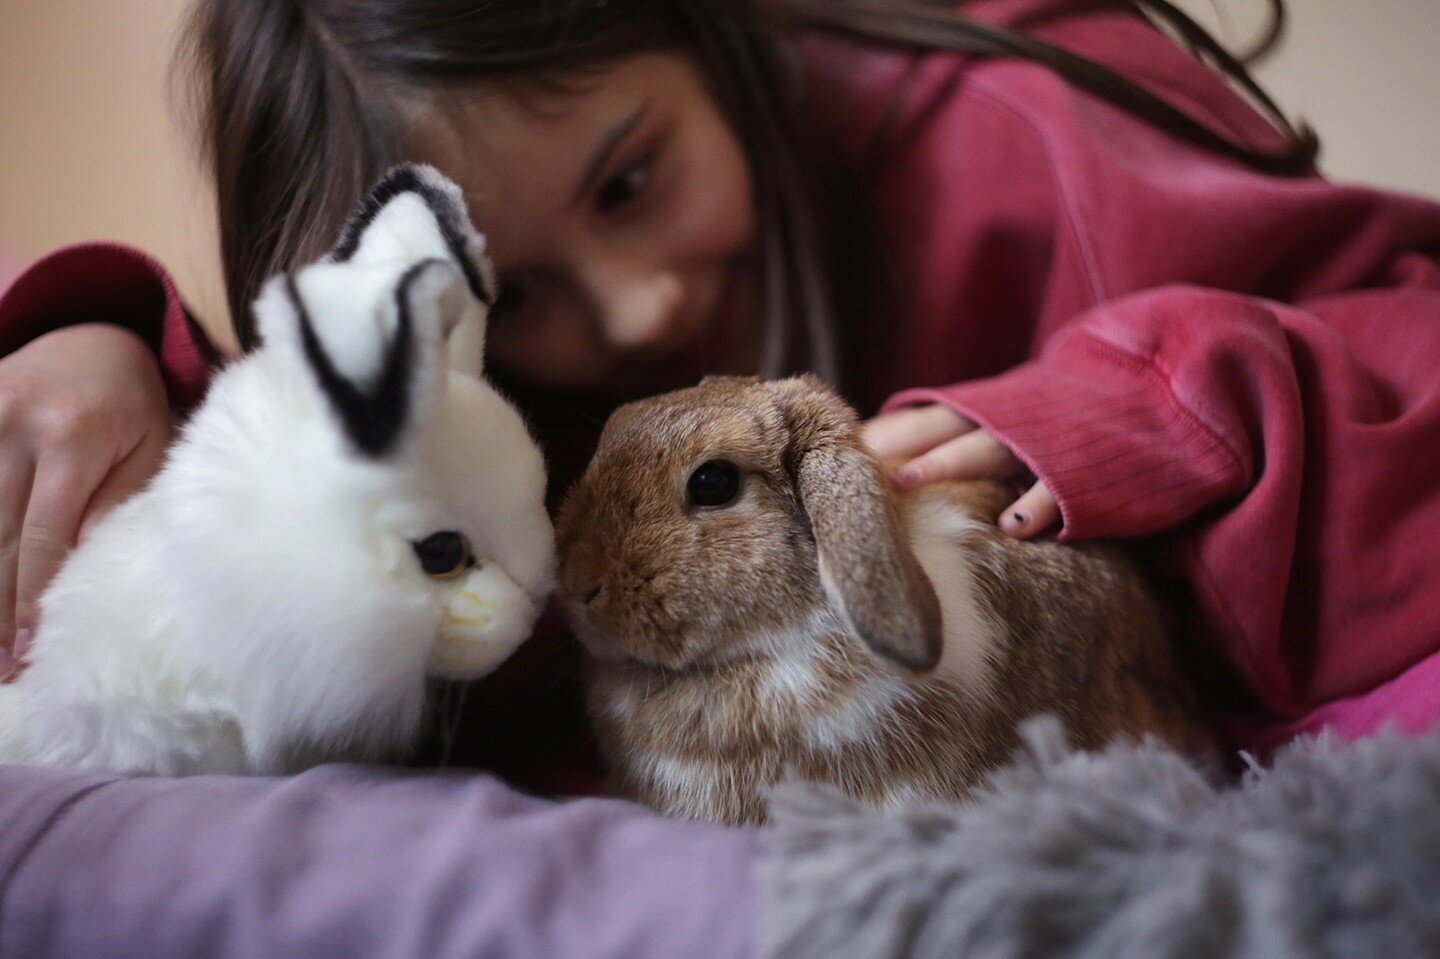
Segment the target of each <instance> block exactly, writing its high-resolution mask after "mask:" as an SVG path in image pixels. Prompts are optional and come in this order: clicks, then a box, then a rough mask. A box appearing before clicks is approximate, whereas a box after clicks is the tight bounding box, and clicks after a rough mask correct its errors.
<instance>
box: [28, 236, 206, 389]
mask: <svg viewBox="0 0 1440 959" xmlns="http://www.w3.org/2000/svg"><path fill="white" fill-rule="evenodd" d="M97 321H99V322H106V323H116V324H119V325H121V326H124V327H126V328H127V329H130V330H133V331H134V332H136V333H137V334H139V335H140V336H141V337H143V338H144V339H145V341H146V342H147V343H149V344H150V346H151V349H153V350H154V351H155V354H156V357H157V358H158V359H159V361H160V368H161V373H162V375H163V376H164V378H165V387H166V390H167V391H168V393H169V396H170V402H171V404H172V405H173V406H175V407H176V408H177V409H180V410H188V409H190V408H191V407H193V406H194V405H195V404H196V403H198V402H199V401H200V397H201V396H203V395H204V392H205V386H206V384H207V383H209V381H210V375H211V372H212V371H213V369H214V367H215V366H216V365H217V364H218V362H219V356H218V353H217V352H216V350H215V348H214V347H213V346H212V345H211V344H210V341H209V340H208V339H206V338H205V334H204V333H203V332H202V331H201V330H200V327H199V326H198V324H196V323H195V321H194V319H193V318H192V317H191V316H190V314H189V313H188V312H187V311H186V309H185V305H184V304H183V303H182V302H181V300H180V295H179V293H178V291H177V290H176V289H175V282H174V280H172V279H171V277H170V274H169V273H167V272H166V271H165V268H164V267H162V266H161V265H160V264H159V263H158V262H156V261H155V260H154V259H153V258H151V257H150V256H147V255H146V254H144V253H141V252H140V251H139V250H135V249H133V248H131V247H127V246H122V245H120V244H118V243H85V244H81V245H78V246H70V247H66V248H64V249H62V250H57V251H56V252H54V253H51V254H49V255H48V256H45V257H43V258H41V259H40V260H38V261H36V262H35V263H34V264H32V265H31V267H30V268H29V269H28V270H26V271H25V273H24V274H22V275H21V276H20V277H19V278H18V279H17V280H16V281H15V282H14V283H13V284H12V285H11V286H10V288H9V289H8V290H6V291H5V293H4V295H3V296H0V355H4V354H7V353H11V352H14V351H15V350H17V349H19V348H20V347H22V346H24V345H25V344H26V343H29V342H30V341H32V340H34V339H35V338H36V337H39V336H42V335H44V334H46V333H49V332H50V331H52V330H57V329H59V328H61V327H63V326H71V325H74V324H77V323H92V322H97Z"/></svg>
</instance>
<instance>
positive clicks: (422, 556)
mask: <svg viewBox="0 0 1440 959" xmlns="http://www.w3.org/2000/svg"><path fill="white" fill-rule="evenodd" d="M411 545H412V547H413V548H414V550H415V555H416V556H417V557H418V558H419V560H420V568H421V569H423V570H424V571H425V575H426V576H429V577H431V578H432V579H454V578H455V577H457V576H459V575H460V574H461V573H462V572H464V571H465V570H466V569H467V568H468V567H471V566H474V565H475V556H474V554H472V553H471V552H470V541H469V540H468V539H466V538H465V534H464V533H457V532H455V531H454V530H448V529H447V530H443V531H442V532H439V533H431V534H430V535H429V536H427V537H425V538H424V539H422V540H420V542H418V543H412V544H411Z"/></svg>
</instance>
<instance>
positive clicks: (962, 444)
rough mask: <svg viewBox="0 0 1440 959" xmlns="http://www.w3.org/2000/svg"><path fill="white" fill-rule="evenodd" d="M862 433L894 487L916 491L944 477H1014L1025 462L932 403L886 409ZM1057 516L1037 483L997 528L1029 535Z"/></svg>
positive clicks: (1019, 474)
mask: <svg viewBox="0 0 1440 959" xmlns="http://www.w3.org/2000/svg"><path fill="white" fill-rule="evenodd" d="M861 437H862V438H863V439H864V441H865V443H866V444H867V445H868V446H869V447H870V449H871V450H872V451H874V453H875V455H876V456H878V457H880V460H881V461H882V462H883V463H885V465H886V466H888V467H890V470H891V475H892V477H893V479H894V482H895V485H896V486H898V487H899V488H900V489H902V490H904V489H916V488H918V487H921V486H926V485H928V484H930V483H936V482H939V481H940V480H946V479H1016V478H1020V477H1025V476H1028V475H1029V470H1028V469H1026V467H1025V464H1024V463H1022V462H1020V461H1019V460H1018V459H1016V458H1015V454H1013V453H1011V452H1010V451H1009V450H1007V449H1006V448H1005V447H1004V446H1001V445H1000V443H999V441H998V440H996V439H995V437H993V436H991V435H990V434H989V433H987V432H985V431H984V430H982V429H980V428H979V427H977V426H976V425H975V424H974V423H972V422H970V421H969V420H968V419H966V418H965V417H963V416H961V415H960V414H959V413H956V412H955V411H954V410H952V409H950V408H949V407H948V406H942V405H941V404H939V403H935V404H932V405H929V406H911V407H906V408H905V409H901V410H896V411H895V412H893V413H885V414H882V415H880V416H877V417H875V418H874V419H873V420H869V421H867V422H866V423H865V425H864V427H863V428H862V431H861ZM1059 519H1060V507H1059V506H1057V505H1056V504H1055V497H1054V496H1052V495H1051V493H1050V490H1049V488H1048V487H1046V485H1045V484H1044V483H1041V482H1036V483H1035V484H1034V485H1033V486H1031V487H1030V489H1029V490H1027V491H1026V492H1025V493H1024V495H1022V496H1021V497H1020V498H1019V499H1017V500H1016V501H1015V502H1014V504H1013V505H1011V506H1010V507H1008V508H1007V509H1006V510H1005V512H1004V513H1003V514H1002V515H1001V517H1000V528H1001V529H1003V530H1004V531H1005V532H1007V533H1009V534H1010V535H1011V536H1014V537H1017V538H1019V539H1028V538H1029V537H1031V536H1035V535H1036V534H1038V533H1043V532H1045V530H1047V529H1049V528H1050V527H1051V526H1053V525H1055V523H1056V522H1058V521H1059Z"/></svg>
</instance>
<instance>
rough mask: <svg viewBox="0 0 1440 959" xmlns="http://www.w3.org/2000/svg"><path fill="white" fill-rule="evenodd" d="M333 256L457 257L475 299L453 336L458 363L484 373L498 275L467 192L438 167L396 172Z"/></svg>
mask: <svg viewBox="0 0 1440 959" xmlns="http://www.w3.org/2000/svg"><path fill="white" fill-rule="evenodd" d="M328 259H329V260H330V262H332V263H355V264H358V265H370V264H376V263H394V262H399V263H405V264H409V263H415V262H418V261H420V260H424V259H448V260H450V261H451V262H453V263H454V264H455V265H456V267H458V268H459V270H460V272H461V274H462V275H463V276H464V279H465V287H466V288H467V289H468V290H469V292H470V295H471V297H473V300H474V304H473V309H472V310H471V311H470V312H468V313H466V314H464V315H463V316H462V317H461V320H460V323H459V326H460V329H459V330H458V331H457V332H456V334H455V336H454V337H453V338H452V341H451V360H452V367H453V368H454V369H457V370H459V371H461V372H466V373H470V374H472V375H475V376H478V375H479V374H480V372H481V359H482V356H483V353H484V340H485V319H486V314H487V313H488V311H489V309H490V307H491V306H493V305H494V303H495V298H496V296H497V291H498V288H499V287H498V281H497V280H496V277H495V271H494V268H493V267H492V266H491V264H490V259H489V257H488V256H487V255H486V253H485V238H484V237H482V236H481V235H480V234H479V233H477V232H476V230H475V227H474V226H473V225H472V224H471V222H470V214H469V211H468V210H467V209H466V206H465V197H464V194H463V193H462V192H461V190H460V187H459V186H457V185H456V184H455V183H453V182H451V181H450V180H448V179H446V178H445V176H444V175H443V174H441V173H440V171H438V170H436V169H435V168H434V167H431V166H426V165H424V164H416V163H406V164H402V165H400V166H397V167H395V168H393V169H392V170H390V172H389V173H387V174H386V175H385V176H384V178H382V179H381V180H380V182H379V183H377V184H376V185H375V186H374V187H373V188H372V189H371V190H370V192H369V193H368V194H367V195H366V196H365V199H363V200H362V201H361V202H360V205H359V207H358V208H357V209H356V211H355V214H354V215H353V216H352V217H351V218H350V222H349V223H347V224H346V225H345V228H344V229H343V230H342V231H341V233H340V240H339V242H337V243H336V244H335V248H334V249H333V250H331V251H330V255H329V257H328Z"/></svg>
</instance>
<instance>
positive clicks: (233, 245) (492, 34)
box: [177, 0, 1317, 379]
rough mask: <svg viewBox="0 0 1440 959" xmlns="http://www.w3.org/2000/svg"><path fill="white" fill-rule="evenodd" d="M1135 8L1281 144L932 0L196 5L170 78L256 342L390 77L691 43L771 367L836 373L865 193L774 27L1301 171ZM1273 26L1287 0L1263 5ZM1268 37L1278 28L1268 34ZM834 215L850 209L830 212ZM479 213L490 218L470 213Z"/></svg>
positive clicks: (323, 228)
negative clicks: (264, 291) (1102, 111)
mask: <svg viewBox="0 0 1440 959" xmlns="http://www.w3.org/2000/svg"><path fill="white" fill-rule="evenodd" d="M1115 2H1116V3H1118V4H1119V5H1120V6H1123V7H1126V8H1129V9H1131V10H1134V11H1136V12H1137V13H1140V14H1142V15H1149V16H1150V17H1151V18H1152V19H1156V20H1158V21H1160V22H1161V23H1163V24H1164V25H1166V26H1167V27H1168V28H1169V29H1170V30H1171V32H1172V33H1174V34H1175V35H1177V36H1178V37H1179V38H1180V39H1181V40H1183V41H1184V42H1186V43H1187V44H1189V45H1190V47H1191V49H1192V50H1194V51H1195V52H1196V54H1197V55H1198V56H1201V57H1202V58H1203V59H1205V60H1207V61H1208V62H1209V63H1210V64H1211V65H1212V66H1213V67H1214V68H1215V69H1217V70H1218V71H1219V72H1221V73H1223V74H1224V75H1226V76H1227V77H1229V78H1230V79H1231V80H1232V81H1233V82H1234V83H1235V84H1236V85H1237V86H1239V87H1241V88H1242V89H1243V90H1245V91H1247V92H1248V93H1249V94H1250V95H1251V97H1252V98H1253V99H1254V100H1255V101H1256V102H1257V103H1258V104H1259V105H1260V106H1261V108H1262V109H1264V110H1265V111H1267V112H1268V113H1269V114H1270V116H1271V118H1272V120H1273V122H1274V123H1275V124H1276V126H1277V127H1278V128H1279V129H1280V131H1281V132H1282V133H1283V134H1284V135H1285V138H1286V145H1285V148H1284V149H1283V150H1281V151H1279V152H1273V153H1272V152H1265V151H1262V150H1257V149H1255V148H1252V147H1250V146H1247V145H1245V144H1243V143H1239V142H1236V141H1234V140H1230V139H1228V138H1226V137H1225V136H1224V135H1223V134H1221V133H1218V132H1216V131H1214V130H1211V129H1210V128H1208V127H1206V126H1204V125H1203V124H1201V123H1199V122H1197V121H1195V120H1194V119H1192V118H1191V117H1190V116H1189V115H1187V114H1186V113H1184V112H1183V111H1181V110H1179V109H1177V108H1175V107H1173V106H1171V105H1170V104H1168V103H1166V102H1165V101H1163V100H1161V99H1159V98H1157V97H1155V96H1154V95H1152V94H1150V93H1149V92H1147V91H1146V90H1145V89H1143V88H1142V87H1140V86H1138V85H1137V84H1135V83H1132V82H1130V81H1128V80H1126V79H1125V78H1123V77H1121V76H1119V75H1117V74H1116V73H1114V72H1112V71H1110V70H1108V69H1106V68H1105V67H1103V66H1100V65H1098V64H1096V63H1093V62H1091V61H1088V60H1085V59H1083V58H1080V57H1078V56H1075V55H1074V54H1071V53H1068V52H1067V51H1065V50H1062V49H1060V48H1057V47H1053V46H1050V45H1046V44H1044V43H1041V42H1039V41H1037V40H1035V39H1033V38H1031V37H1029V36H1027V35H1025V34H1024V33H1020V32H1017V31H1013V30H1007V29H1003V28H1000V27H996V26H992V25H988V24H984V23H980V22H978V21H974V20H970V19H967V18H964V17H961V16H959V15H957V14H955V13H954V12H953V9H952V8H953V7H954V6H955V4H954V3H953V2H942V0H598V2H597V0H405V2H396V0H196V3H195V5H194V7H193V8H192V11H191V13H190V17H189V20H188V22H187V25H186V31H185V41H184V43H183V45H182V48H181V55H180V58H179V59H178V60H177V65H178V66H179V67H180V72H178V73H177V75H179V76H182V77H188V78H189V79H190V80H191V81H193V91H194V96H195V98H196V107H197V111H196V112H197V114H198V118H199V121H200V127H201V140H202V144H203V147H204V150H205V154H206V157H207V159H208V162H209V163H210V165H211V167H212V170H213V174H214V179H215V187H216V196H217V203H218V216H219V223H220V245H221V259H222V264H223V267H224V273H225V284H226V290H227V300H228V305H229V307H230V311H231V317H232V322H233V323H234V325H235V329H236V333H237V335H238V337H239V340H240V343H241V345H242V346H243V347H245V348H249V347H250V346H251V345H253V342H254V330H253V324H252V321H251V318H250V315H249V311H248V308H247V304H248V303H249V302H250V301H251V300H252V299H253V298H254V296H255V294H256V292H257V291H258V289H259V286H260V284H261V283H262V282H263V280H264V279H265V278H266V277H267V276H268V275H269V274H271V273H273V272H275V271H276V270H279V269H284V268H288V267H293V266H294V265H295V264H297V263H301V262H304V261H306V260H308V259H313V258H315V257H317V256H319V255H320V254H322V253H323V252H324V251H325V249H326V248H327V246H328V244H329V242H330V240H331V238H332V237H333V235H334V233H335V230H336V229H337V228H338V226H339V224H340V223H341V222H343V220H344V218H345V215H346V213H347V212H348V211H349V209H350V207H351V205H352V204H353V203H354V202H355V201H356V199H357V198H358V197H359V196H360V195H361V194H362V193H363V192H364V190H365V189H366V187H367V186H368V185H369V184H370V183H371V181H373V180H375V179H376V178H378V177H379V176H380V175H381V173H383V172H384V170H385V169H386V168H387V167H388V166H390V165H391V164H393V163H395V162H398V161H399V160H401V159H404V157H402V156H401V152H402V151H403V149H404V147H403V136H404V130H403V128H402V125H401V122H400V119H399V115H398V108H397V106H396V92H397V91H403V90H406V89H415V88H424V87H433V86H435V85H443V84H447V83H452V82H474V81H476V80H509V79H516V78H531V79H545V78H554V79H559V78H563V77H564V76H566V75H567V74H569V73H572V72H573V71H576V70H578V69H582V68H585V67H588V66H593V65H596V64H602V63H604V62H605V61H607V60H612V59H615V58H617V57H620V56H624V55H627V54H631V53H637V52H641V51H647V50H657V49H673V50H679V51H683V52H686V53H689V54H691V55H692V56H694V57H695V58H696V59H697V60H698V62H699V63H700V65H701V66H702V68H703V69H704V71H705V74H706V76H707V77H708V78H709V80H710V83H711V86H712V88H713V90H714V92H715V95H716V97H717V99H718V100H719V102H720V106H721V108H722V109H723V110H724V111H725V113H726V115H727V117H728V119H729V120H730V122H731V123H732V124H733V126H734V128H735V131H736V134H737V136H738V138H739V140H740V142H741V144H742V146H743V148H744V150H745V152H746V155H747V158H748V159H749V161H750V165H751V169H752V174H753V177H754V182H755V202H756V206H757V213H758V217H759V222H760V224H761V235H762V239H761V244H762V256H763V259H764V273H765V312H766V317H767V320H766V330H767V333H766V349H765V356H766V366H767V370H766V371H767V372H770V373H780V372H789V371H795V370H800V369H812V370H815V371H816V372H819V373H820V374H821V375H822V376H825V377H826V378H830V379H835V378H837V377H838V374H839V372H840V368H841V366H842V363H841V351H840V350H839V349H838V347H837V346H836V342H835V340H836V335H837V334H836V331H837V330H838V331H839V336H840V337H841V338H843V337H844V335H845V331H846V330H847V329H852V328H854V327H856V326H857V325H859V324H863V323H864V321H865V315H864V314H865V313H866V312H867V311H868V310H869V309H870V308H871V303H872V298H871V297H870V296H869V295H868V294H867V291H866V289H865V288H864V285H863V284H862V283H860V282H859V281H858V280H857V277H859V276H861V275H862V274H863V272H864V269H863V265H862V264H860V263H858V262H857V261H858V260H859V259H861V258H862V253H861V251H862V250H863V245H857V244H856V243H855V242H853V241H854V240H855V239H856V238H857V237H859V238H863V236H865V235H867V234H868V231H866V230H864V229H861V228H860V227H859V224H858V223H856V222H853V221H850V220H851V218H854V217H858V216H860V215H861V214H860V213H859V212H858V211H857V209H856V208H857V204H853V203H843V202H841V203H836V202H826V199H827V197H833V196H835V195H836V191H838V190H840V189H843V188H845V186H846V185H845V184H844V183H843V182H842V181H843V178H844V176H845V174H844V172H843V171H840V170H838V169H837V168H836V167H835V165H834V164H833V162H832V163H821V162H819V161H818V149H817V146H816V144H814V143H812V142H811V141H810V140H808V139H807V138H806V136H805V132H806V129H807V128H806V126H805V125H804V124H803V123H800V122H798V116H797V113H796V106H797V103H796V100H797V98H796V97H795V96H793V95H792V93H793V91H792V82H791V80H790V72H789V71H788V70H787V64H786V60H785V56H784V53H783V46H782V44H781V42H780V38H781V37H783V36H784V35H785V33H786V32H787V31H789V30H795V29H809V30H820V31H827V32H831V33H836V34H844V35H849V36H852V37H861V38H866V39H870V40H878V41H882V42H886V43H890V44H895V45H899V46H902V47H907V48H912V49H918V50H931V49H934V50H951V51H960V52H964V53H968V54H971V55H975V56H986V57H993V56H1014V57H1024V58H1027V59H1031V60H1036V61H1039V62H1042V63H1045V64H1047V65H1049V66H1050V67H1051V68H1053V69H1055V70H1056V71H1058V72H1059V73H1060V74H1062V75H1063V76H1065V77H1066V78H1067V79H1068V80H1069V81H1071V82H1073V83H1075V84H1077V85H1078V86H1081V87H1083V88H1084V89H1086V90H1089V91H1091V92H1093V93H1095V94H1097V95H1099V96H1101V97H1104V98H1105V99H1107V100H1110V101H1111V102H1114V103H1116V104H1119V105H1121V106H1123V107H1125V108H1126V109H1129V110H1132V111H1134V112H1135V113H1136V114H1138V115H1140V116H1143V117H1145V118H1147V119H1148V120H1150V121H1152V122H1154V123H1155V124H1157V125H1158V126H1160V127H1162V128H1164V129H1166V130H1168V131H1170V132H1171V133H1173V134H1175V135H1176V136H1179V137H1182V138H1184V139H1186V140H1189V141H1191V142H1194V143H1198V144H1201V145H1203V146H1205V147H1207V148H1209V149H1212V150H1215V151H1217V152H1220V153H1223V154H1225V155H1228V156H1233V157H1236V158H1239V159H1241V160H1243V161H1244V162H1247V163H1249V164H1251V165H1252V166H1254V167H1256V168H1258V169H1261V170H1265V171H1269V172H1274V173H1281V174H1289V173H1297V172H1302V171H1304V170H1307V169H1309V168H1310V167H1311V164H1312V162H1313V160H1314V157H1315V153H1316V149H1317V147H1316V142H1315V138H1314V136H1313V134H1311V133H1310V131H1309V130H1308V129H1306V128H1304V127H1299V128H1296V127H1292V126H1291V125H1290V124H1289V122H1288V121H1287V120H1286V119H1285V118H1284V116H1283V115H1282V114H1281V112H1280V111H1279V110H1278V109H1277V108H1276V107H1275V105H1274V104H1273V103H1272V102H1271V101H1270V100H1269V98H1268V97H1266V96H1265V94H1264V92H1263V91H1261V90H1260V88H1259V87H1258V86H1257V85H1255V83H1254V82H1253V81H1252V80H1251V78H1250V76H1249V74H1248V72H1247V71H1246V68H1245V66H1244V65H1243V64H1242V63H1241V62H1240V61H1239V60H1237V59H1236V58H1234V57H1232V56H1231V55H1230V54H1229V53H1228V52H1226V51H1225V50H1224V48H1222V47H1221V46H1220V45H1219V44H1218V43H1216V42H1215V41H1214V40H1213V39H1211V38H1210V36H1209V34H1207V33H1206V32H1205V31H1204V30H1203V29H1201V28H1200V27H1198V26H1197V25H1195V24H1194V23H1193V21H1191V20H1190V19H1189V18H1188V17H1186V16H1185V15H1184V14H1183V13H1181V12H1180V11H1179V10H1178V9H1177V8H1175V7H1174V6H1173V5H1172V4H1170V3H1168V2H1166V0H1115ZM1271 2H1272V5H1273V6H1274V8H1275V9H1276V10H1277V11H1278V13H1277V17H1276V19H1275V24H1276V26H1277V29H1278V25H1279V24H1280V23H1281V22H1282V21H1281V20H1280V19H1279V17H1280V16H1281V15H1283V0H1271ZM1272 41H1273V38H1272ZM842 220H844V221H847V222H841V221H842ZM481 226H482V228H483V224H481Z"/></svg>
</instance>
